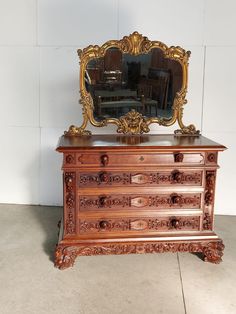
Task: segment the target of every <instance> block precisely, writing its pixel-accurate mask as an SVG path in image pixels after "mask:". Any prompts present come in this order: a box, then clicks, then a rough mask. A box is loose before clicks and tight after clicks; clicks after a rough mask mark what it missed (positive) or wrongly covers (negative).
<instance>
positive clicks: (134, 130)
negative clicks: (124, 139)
mask: <svg viewBox="0 0 236 314" xmlns="http://www.w3.org/2000/svg"><path fill="white" fill-rule="evenodd" d="M148 132H149V127H148V124H147V119H146V118H144V117H143V116H142V114H141V113H139V112H137V111H135V110H134V109H132V110H131V111H129V112H128V113H127V114H126V115H124V116H122V117H120V118H119V125H118V128H117V133H124V134H126V133H131V134H142V133H148Z"/></svg>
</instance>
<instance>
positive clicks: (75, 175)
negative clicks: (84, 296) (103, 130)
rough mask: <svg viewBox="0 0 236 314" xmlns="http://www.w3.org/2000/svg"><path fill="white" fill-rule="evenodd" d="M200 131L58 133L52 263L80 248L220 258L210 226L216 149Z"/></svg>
mask: <svg viewBox="0 0 236 314" xmlns="http://www.w3.org/2000/svg"><path fill="white" fill-rule="evenodd" d="M224 149H225V146H223V145H221V144H218V143H215V142H213V141H211V140H209V139H207V138H205V137H203V136H175V135H138V136H126V135H117V134H116V135H92V136H80V137H64V136H63V137H61V139H60V141H59V144H58V147H57V151H59V152H62V153H63V156H64V158H63V165H62V169H63V174H64V176H63V180H64V215H63V221H62V224H61V232H60V239H59V242H58V245H57V248H56V251H55V266H57V267H58V268H60V269H65V268H67V267H69V266H72V265H73V263H74V260H75V258H76V257H77V256H79V255H96V254H130V253H158V252H182V251H184V252H185V251H188V252H201V253H203V255H204V257H205V260H206V261H209V262H213V263H218V262H220V261H221V257H222V255H223V248H224V245H223V243H222V241H221V240H220V239H219V238H218V236H217V235H216V234H215V233H214V231H213V222H214V199H215V184H216V171H217V168H218V167H219V166H218V164H217V160H218V152H219V151H223V150H224Z"/></svg>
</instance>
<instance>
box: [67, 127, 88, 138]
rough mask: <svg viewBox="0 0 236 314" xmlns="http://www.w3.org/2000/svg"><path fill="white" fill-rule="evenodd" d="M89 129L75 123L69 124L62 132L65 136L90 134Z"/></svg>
mask: <svg viewBox="0 0 236 314" xmlns="http://www.w3.org/2000/svg"><path fill="white" fill-rule="evenodd" d="M91 134H92V133H91V131H88V130H85V129H84V128H82V127H77V126H75V125H71V126H70V127H69V129H68V131H65V132H64V135H65V136H80V135H91Z"/></svg>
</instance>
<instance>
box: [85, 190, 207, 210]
mask: <svg viewBox="0 0 236 314" xmlns="http://www.w3.org/2000/svg"><path fill="white" fill-rule="evenodd" d="M201 195H202V194H201V193H171V194H145V195H142V194H141V195H133V194H131V195H128V194H125V195H121V194H119V195H118V194H117V195H95V196H94V195H79V210H80V211H90V210H92V211H96V210H105V211H114V210H122V209H123V210H125V211H126V210H130V209H135V210H138V209H139V208H140V209H153V210H158V209H184V208H186V209H199V208H201Z"/></svg>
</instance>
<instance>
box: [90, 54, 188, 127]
mask: <svg viewBox="0 0 236 314" xmlns="http://www.w3.org/2000/svg"><path fill="white" fill-rule="evenodd" d="M85 82H86V89H87V91H88V92H89V93H90V94H91V96H92V98H93V103H94V117H95V119H96V120H97V121H101V120H104V119H108V118H120V117H121V116H123V115H125V114H126V113H127V112H129V111H131V110H132V109H135V110H136V111H138V112H140V113H141V114H142V115H143V116H146V117H148V118H150V117H159V118H166V119H171V117H172V106H173V102H174V98H175V96H176V92H178V91H179V90H180V89H181V87H182V82H183V72H182V66H181V64H180V63H179V62H178V61H175V60H171V59H166V58H164V54H163V52H162V50H161V49H159V48H153V49H152V50H150V52H149V53H148V54H141V55H137V56H134V55H130V54H122V52H121V51H120V50H119V49H118V48H109V49H108V50H107V51H106V54H105V56H104V57H102V58H97V59H93V60H90V61H89V62H88V64H87V68H86V71H85Z"/></svg>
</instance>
